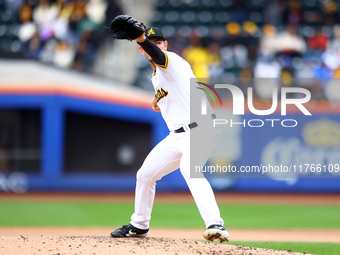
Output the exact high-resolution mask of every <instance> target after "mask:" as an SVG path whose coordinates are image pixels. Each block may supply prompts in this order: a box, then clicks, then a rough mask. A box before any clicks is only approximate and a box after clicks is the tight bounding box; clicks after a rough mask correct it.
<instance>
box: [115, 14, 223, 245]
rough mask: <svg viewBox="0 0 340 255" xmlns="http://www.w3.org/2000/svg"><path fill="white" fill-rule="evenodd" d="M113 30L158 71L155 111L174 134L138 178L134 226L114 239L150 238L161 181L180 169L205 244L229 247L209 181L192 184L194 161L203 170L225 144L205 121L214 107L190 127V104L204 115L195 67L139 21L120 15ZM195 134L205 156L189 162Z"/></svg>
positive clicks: (197, 180)
mask: <svg viewBox="0 0 340 255" xmlns="http://www.w3.org/2000/svg"><path fill="white" fill-rule="evenodd" d="M110 29H111V32H112V35H113V38H115V39H126V40H135V41H136V42H137V43H138V48H139V51H140V53H141V54H142V55H143V56H144V57H145V58H146V59H147V60H148V61H149V63H150V66H151V68H152V69H153V71H154V72H153V75H152V84H153V87H154V90H155V96H154V98H153V99H152V103H151V106H152V109H153V110H154V111H156V112H160V113H161V114H162V117H163V118H164V120H165V122H166V124H167V126H168V128H169V131H170V132H169V135H168V136H167V137H166V138H164V140H162V141H161V142H160V143H159V144H158V145H156V146H155V148H153V149H152V151H151V152H150V153H149V155H148V156H147V157H146V159H145V161H144V163H143V165H142V166H141V168H140V169H139V170H138V172H137V184H136V190H135V212H134V213H133V215H132V217H131V221H130V223H129V224H128V225H124V226H123V227H121V228H119V229H116V230H114V231H113V232H111V236H112V237H144V236H147V234H148V232H149V222H150V218H151V211H152V206H153V202H154V197H155V185H156V181H157V180H160V179H161V178H162V177H163V176H165V175H167V174H169V173H171V172H173V171H175V170H176V169H178V168H180V171H181V174H182V175H183V177H184V179H185V181H186V183H187V184H188V187H189V189H190V192H191V194H192V196H193V198H194V200H195V203H196V205H197V207H198V209H199V212H200V214H201V216H202V218H203V220H204V222H205V225H206V230H205V231H204V232H203V236H204V238H205V239H207V240H209V241H214V240H219V241H220V242H224V241H228V239H229V234H228V232H227V231H226V230H225V228H224V226H223V224H224V222H223V220H222V218H221V217H220V211H219V208H218V205H217V203H216V200H215V196H214V193H213V190H212V188H211V186H210V184H209V182H208V181H207V179H205V178H190V160H191V163H192V162H193V161H194V162H195V163H196V164H199V165H201V166H203V165H205V163H206V162H207V160H208V159H209V157H210V156H211V155H212V153H213V152H214V151H215V150H216V149H217V146H218V144H219V141H220V130H219V129H216V128H213V127H212V125H210V126H209V125H208V126H207V125H206V123H207V122H206V119H205V118H207V117H208V118H210V120H211V119H213V118H215V114H214V113H213V111H212V109H211V107H210V108H209V107H208V114H207V115H206V116H204V117H200V116H199V115H197V118H196V119H195V120H191V121H190V104H191V107H192V109H193V108H197V109H200V102H201V101H200V98H201V96H202V95H201V93H204V92H202V91H201V90H199V89H196V90H192V91H194V92H191V95H190V86H192V85H190V79H192V78H195V76H194V74H193V72H192V70H191V67H190V65H189V64H188V62H186V61H185V60H184V59H183V58H182V57H180V56H178V55H177V54H175V53H173V52H169V51H167V46H168V42H167V40H166V38H165V37H164V35H163V33H162V32H161V30H160V29H158V28H156V27H151V28H147V29H146V28H145V26H144V25H143V24H142V23H139V22H138V21H137V20H135V19H134V18H132V17H130V16H128V15H120V16H117V17H116V18H114V20H113V21H112V22H111V26H110ZM197 86H198V85H197ZM196 94H197V95H196ZM190 99H191V100H190ZM195 104H196V105H195ZM191 116H193V115H191ZM192 132H195V133H199V137H200V139H202V150H200V151H204V152H205V153H200V155H191V158H190V133H192ZM195 137H198V136H195Z"/></svg>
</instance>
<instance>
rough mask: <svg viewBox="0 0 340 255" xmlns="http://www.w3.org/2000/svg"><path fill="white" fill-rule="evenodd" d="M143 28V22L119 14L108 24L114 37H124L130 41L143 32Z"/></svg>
mask: <svg viewBox="0 0 340 255" xmlns="http://www.w3.org/2000/svg"><path fill="white" fill-rule="evenodd" d="M145 28H146V27H145V26H144V24H143V23H140V22H138V21H137V20H136V19H134V18H132V17H131V16H129V15H119V16H117V17H115V18H114V19H113V20H112V22H111V25H110V30H111V32H112V37H113V38H114V39H126V40H130V41H132V40H134V39H136V38H137V37H139V36H140V35H141V34H142V33H144V31H145Z"/></svg>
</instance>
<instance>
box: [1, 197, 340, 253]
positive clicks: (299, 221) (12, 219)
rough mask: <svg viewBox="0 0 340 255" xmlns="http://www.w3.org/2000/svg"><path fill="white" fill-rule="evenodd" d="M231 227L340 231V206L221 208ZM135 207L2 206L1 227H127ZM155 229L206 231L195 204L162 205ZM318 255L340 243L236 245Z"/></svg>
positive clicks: (339, 248) (335, 250)
mask: <svg viewBox="0 0 340 255" xmlns="http://www.w3.org/2000/svg"><path fill="white" fill-rule="evenodd" d="M220 210H221V215H222V217H223V219H224V220H225V226H226V227H227V228H244V229H308V228H310V229H317V228H320V229H321V228H322V229H340V217H339V215H340V206H305V205H301V206H297V205H294V206H293V205H280V206H279V205H230V204H228V205H227V204H221V205H220ZM132 213H133V203H131V202H127V203H108V202H94V203H90V202H18V201H13V202H9V201H6V202H5V201H0V226H76V227H88V226H105V227H110V226H112V227H113V226H121V225H123V224H127V223H128V222H129V221H130V217H131V214H132ZM151 227H171V228H176V227H177V228H204V223H203V221H202V219H201V217H200V215H199V213H198V209H197V207H196V205H195V204H191V203H190V204H183V203H179V204H175V203H156V204H155V206H154V209H153V213H152V219H151ZM229 244H234V245H236V244H238V245H242V246H251V247H258V248H266V249H275V250H292V251H295V252H302V253H303V252H306V253H311V254H318V255H329V254H331V255H336V254H340V252H339V251H340V243H286V242H230V243H229Z"/></svg>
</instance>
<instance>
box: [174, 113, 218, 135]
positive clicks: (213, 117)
mask: <svg viewBox="0 0 340 255" xmlns="http://www.w3.org/2000/svg"><path fill="white" fill-rule="evenodd" d="M211 118H212V119H216V115H215V113H213V114H211ZM195 127H198V124H197V123H196V122H192V123H190V124H189V125H188V128H189V129H193V128H195ZM185 131H186V130H185V129H184V127H181V128H179V129H176V130H174V133H183V132H185Z"/></svg>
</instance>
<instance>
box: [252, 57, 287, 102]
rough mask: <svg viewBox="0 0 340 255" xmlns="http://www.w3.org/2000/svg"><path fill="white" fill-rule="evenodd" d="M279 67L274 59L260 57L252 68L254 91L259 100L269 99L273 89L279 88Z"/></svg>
mask: <svg viewBox="0 0 340 255" xmlns="http://www.w3.org/2000/svg"><path fill="white" fill-rule="evenodd" d="M280 74H281V65H280V64H279V62H278V61H277V60H276V59H275V58H274V57H261V58H259V59H258V60H257V62H256V65H255V67H254V78H255V81H254V89H255V92H256V94H257V95H258V96H259V97H260V98H261V99H271V98H272V93H273V89H275V88H278V87H279V77H280Z"/></svg>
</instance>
